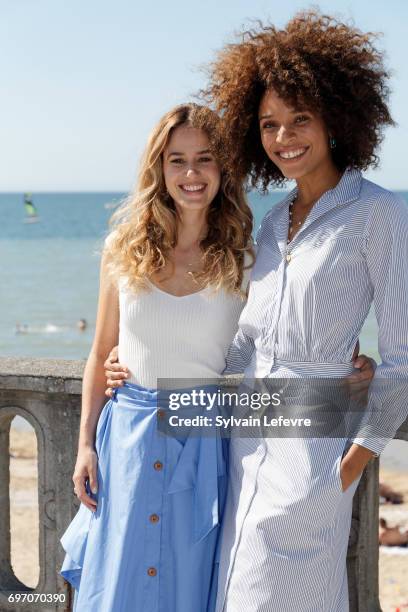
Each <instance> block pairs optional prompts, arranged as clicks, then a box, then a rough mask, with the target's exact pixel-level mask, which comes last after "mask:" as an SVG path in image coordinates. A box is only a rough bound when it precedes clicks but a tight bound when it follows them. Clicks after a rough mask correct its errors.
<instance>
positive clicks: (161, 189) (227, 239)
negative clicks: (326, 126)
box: [105, 103, 254, 293]
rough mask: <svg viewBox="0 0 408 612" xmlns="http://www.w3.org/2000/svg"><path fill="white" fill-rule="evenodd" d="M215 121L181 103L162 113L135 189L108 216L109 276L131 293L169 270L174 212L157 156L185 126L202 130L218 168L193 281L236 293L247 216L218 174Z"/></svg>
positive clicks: (246, 245)
mask: <svg viewBox="0 0 408 612" xmlns="http://www.w3.org/2000/svg"><path fill="white" fill-rule="evenodd" d="M220 121H221V120H220V119H219V117H218V116H217V115H216V113H214V112H213V111H212V110H210V109H209V108H207V107H205V106H199V105H197V104H193V103H188V104H181V105H179V106H176V107H175V108H173V109H172V110H170V111H169V112H168V113H166V114H165V115H164V116H163V117H162V119H161V120H160V121H159V123H158V124H157V125H156V127H155V128H154V129H153V131H152V133H151V134H150V137H149V140H148V143H147V146H146V149H145V152H144V155H143V158H142V162H141V166H140V171H139V176H138V181H137V185H136V188H135V190H134V191H133V193H131V194H130V195H129V197H128V198H127V199H126V200H125V201H124V202H123V204H122V205H121V206H120V207H119V209H117V210H116V211H115V213H114V214H113V215H112V217H111V220H110V226H111V228H112V232H111V234H110V235H109V236H108V239H107V241H106V242H105V252H107V253H108V255H109V269H110V272H111V274H112V275H113V276H114V277H115V278H118V277H125V278H126V283H127V285H128V287H130V288H131V289H132V290H134V291H139V290H141V289H147V288H148V285H147V284H146V278H150V277H152V275H153V274H155V273H157V272H159V271H160V270H163V268H164V267H165V266H166V265H168V264H170V265H171V259H170V255H171V251H172V249H173V248H174V247H175V246H176V244H177V225H178V213H177V211H176V207H175V205H174V202H173V200H172V199H171V197H170V196H169V195H168V193H167V191H166V186H165V182H164V175H163V151H164V150H165V148H166V146H167V144H168V142H169V139H170V136H171V134H172V132H173V131H174V130H175V129H176V128H177V127H179V126H182V125H183V126H184V125H188V126H191V127H194V128H198V129H202V130H204V132H205V133H206V135H207V136H208V139H209V143H210V149H211V151H212V153H213V154H214V156H215V157H216V159H217V160H218V162H219V164H220V167H221V186H220V189H219V192H218V193H217V195H216V197H215V198H214V200H213V202H212V203H211V204H210V206H209V210H208V216H207V225H208V231H207V235H206V236H205V237H204V238H203V240H202V241H201V243H200V247H201V249H202V252H203V258H202V261H203V268H202V271H200V272H197V273H195V274H194V278H195V280H196V281H197V283H199V285H200V286H203V287H205V286H210V285H211V286H212V287H214V289H216V290H218V289H220V288H221V287H223V288H224V289H226V290H227V291H236V292H238V293H239V292H240V287H241V283H242V277H243V269H244V259H245V260H246V259H247V258H246V257H245V253H249V254H250V255H251V256H252V263H253V260H254V257H253V247H252V240H251V233H252V213H251V210H250V208H249V206H248V203H247V200H246V197H245V193H244V188H243V185H242V183H241V182H238V181H237V180H236V179H234V177H232V176H231V175H230V174H228V173H227V171H226V170H224V168H225V166H226V164H225V161H224V160H226V156H227V155H228V152H227V151H226V150H225V147H224V146H223V143H222V141H221V136H220V134H221V130H220ZM245 265H246V264H245ZM251 265H252V264H251Z"/></svg>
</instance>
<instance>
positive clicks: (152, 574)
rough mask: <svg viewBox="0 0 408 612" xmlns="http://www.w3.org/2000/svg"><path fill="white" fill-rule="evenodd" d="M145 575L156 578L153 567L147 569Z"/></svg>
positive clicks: (155, 571) (155, 570)
mask: <svg viewBox="0 0 408 612" xmlns="http://www.w3.org/2000/svg"><path fill="white" fill-rule="evenodd" d="M147 573H148V574H149V576H156V575H157V569H156V568H155V567H149V569H148V570H147Z"/></svg>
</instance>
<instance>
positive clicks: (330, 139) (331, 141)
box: [329, 136, 337, 149]
mask: <svg viewBox="0 0 408 612" xmlns="http://www.w3.org/2000/svg"><path fill="white" fill-rule="evenodd" d="M329 145H330V148H331V149H335V148H336V146H337V142H336V139H335V138H333V136H330V138H329Z"/></svg>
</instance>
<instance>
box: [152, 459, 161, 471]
mask: <svg viewBox="0 0 408 612" xmlns="http://www.w3.org/2000/svg"><path fill="white" fill-rule="evenodd" d="M153 467H154V469H155V470H161V469H163V464H162V462H161V461H156V462H155V463H154V465H153Z"/></svg>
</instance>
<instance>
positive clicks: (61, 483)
mask: <svg viewBox="0 0 408 612" xmlns="http://www.w3.org/2000/svg"><path fill="white" fill-rule="evenodd" d="M83 367H84V362H83V361H62V360H57V361H55V360H41V359H21V358H20V359H13V358H3V359H0V516H1V521H2V525H1V531H0V610H1V611H2V612H7V611H9V610H10V611H11V610H12V611H13V612H20V611H22V610H24V611H30V612H31V610H32V611H33V612H34V611H38V610H40V609H41V611H42V612H51V611H52V612H54V611H56V610H58V611H61V610H65V611H69V610H71V607H72V592H71V589H70V587H69V585H68V584H67V583H66V582H65V581H64V580H63V579H62V577H61V576H60V575H59V573H58V570H59V568H60V567H61V565H62V561H63V557H64V551H63V549H62V547H61V546H60V543H59V538H60V537H61V535H62V533H63V532H64V531H65V529H66V527H67V525H68V524H69V522H70V521H71V519H72V517H73V516H74V514H75V512H76V510H77V503H76V498H75V496H74V494H73V485H72V480H71V477H72V473H73V470H74V463H75V458H76V449H77V436H78V428H79V418H80V393H81V381H82V372H83ZM16 415H20V416H22V417H24V418H25V419H26V420H27V421H28V422H29V423H30V424H31V425H32V426H33V428H34V430H35V432H36V435H37V446H38V504H39V517H40V525H39V562H40V576H39V582H38V585H37V586H36V588H35V589H31V588H29V587H27V586H26V585H24V584H22V583H21V582H20V581H19V580H18V579H17V578H16V576H15V575H14V572H13V568H12V565H11V560H10V501H9V481H10V472H9V430H10V423H11V421H12V420H13V418H14V417H15V416H16ZM397 437H399V438H402V439H405V440H408V422H407V423H405V424H404V427H403V428H401V430H400V431H399V432H398V436H397ZM378 469H379V462H378V460H376V461H373V462H371V463H370V464H369V466H368V468H367V469H366V471H365V474H364V476H363V478H362V480H361V483H360V485H359V487H358V489H357V492H356V495H355V497H354V504H353V519H352V526H351V532H350V540H349V551H348V576H349V593H350V610H351V612H377V611H379V610H380V605H379V600H378V500H379V495H378ZM13 593H27V594H31V595H34V596H36V595H37V594H41V593H42V594H45V593H48V594H54V595H59V599H60V601H58V602H56V603H52V604H51V603H41V605H39V604H38V603H37V604H36V603H25V604H17V603H15V602H13V603H10V602H9V601H8V599H9V595H13Z"/></svg>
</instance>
